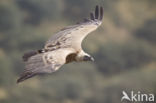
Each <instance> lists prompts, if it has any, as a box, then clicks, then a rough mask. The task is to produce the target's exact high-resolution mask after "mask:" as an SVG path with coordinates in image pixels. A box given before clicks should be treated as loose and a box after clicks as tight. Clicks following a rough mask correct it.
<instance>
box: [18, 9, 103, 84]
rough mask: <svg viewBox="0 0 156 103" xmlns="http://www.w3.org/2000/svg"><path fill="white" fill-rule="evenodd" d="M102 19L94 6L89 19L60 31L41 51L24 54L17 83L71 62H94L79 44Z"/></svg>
mask: <svg viewBox="0 0 156 103" xmlns="http://www.w3.org/2000/svg"><path fill="white" fill-rule="evenodd" d="M102 18H103V8H102V7H99V6H96V8H95V14H94V13H90V19H84V21H83V22H81V23H79V24H76V25H73V26H69V27H66V28H64V29H62V30H60V31H59V32H58V33H56V34H55V35H53V36H52V37H51V38H50V39H49V40H48V41H47V42H46V43H45V46H44V48H43V49H40V50H36V51H30V52H28V53H25V54H24V56H23V61H24V62H25V69H24V72H23V73H22V74H21V76H20V78H19V79H18V80H17V83H19V82H22V81H24V80H26V79H28V78H31V77H33V76H36V75H39V74H45V73H52V72H55V71H56V70H58V69H59V68H60V67H61V66H62V65H64V64H67V63H70V62H73V61H76V62H80V61H94V59H93V57H91V56H90V55H89V54H87V53H86V52H84V51H83V50H82V47H81V43H82V40H83V39H84V38H85V37H86V36H87V35H88V34H89V33H90V32H92V31H94V30H96V29H97V28H98V27H99V26H100V25H101V23H102Z"/></svg>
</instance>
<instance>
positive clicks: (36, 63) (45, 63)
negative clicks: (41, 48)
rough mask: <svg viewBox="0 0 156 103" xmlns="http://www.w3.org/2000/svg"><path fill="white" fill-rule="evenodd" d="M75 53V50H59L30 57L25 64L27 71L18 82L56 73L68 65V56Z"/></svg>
mask: <svg viewBox="0 0 156 103" xmlns="http://www.w3.org/2000/svg"><path fill="white" fill-rule="evenodd" d="M74 52H75V51H74V50H73V49H69V48H68V49H58V50H54V51H50V52H46V53H41V54H37V55H35V56H32V57H30V58H29V59H28V61H27V62H25V64H26V67H25V70H24V72H23V73H22V74H21V76H20V78H19V79H18V80H17V83H19V82H22V81H24V80H26V79H28V78H31V77H33V76H36V75H39V74H44V73H52V72H55V71H56V70H58V69H59V68H60V67H61V66H62V65H63V64H65V63H66V57H67V55H69V54H71V53H74Z"/></svg>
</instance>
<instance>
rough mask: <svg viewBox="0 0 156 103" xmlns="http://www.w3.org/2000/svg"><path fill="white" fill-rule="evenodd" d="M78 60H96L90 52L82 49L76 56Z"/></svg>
mask: <svg viewBox="0 0 156 103" xmlns="http://www.w3.org/2000/svg"><path fill="white" fill-rule="evenodd" d="M76 61H94V58H93V57H92V56H90V55H89V54H87V53H85V52H84V51H81V52H80V53H79V54H78V55H77V56H76Z"/></svg>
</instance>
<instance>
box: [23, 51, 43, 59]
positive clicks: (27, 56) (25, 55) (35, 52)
mask: <svg viewBox="0 0 156 103" xmlns="http://www.w3.org/2000/svg"><path fill="white" fill-rule="evenodd" d="M43 52H44V50H42V49H41V50H37V51H30V52H27V53H25V54H24V55H23V57H22V58H23V61H28V59H29V58H30V57H31V56H34V55H36V54H39V53H43Z"/></svg>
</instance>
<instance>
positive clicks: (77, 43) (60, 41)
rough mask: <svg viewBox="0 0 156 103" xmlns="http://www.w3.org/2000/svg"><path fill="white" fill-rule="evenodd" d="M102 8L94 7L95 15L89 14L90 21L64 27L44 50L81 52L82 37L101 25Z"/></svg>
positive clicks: (86, 20)
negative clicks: (73, 50)
mask: <svg viewBox="0 0 156 103" xmlns="http://www.w3.org/2000/svg"><path fill="white" fill-rule="evenodd" d="M102 18H103V8H102V7H100V8H99V6H96V8H95V14H93V13H90V19H84V22H82V23H79V24H76V25H73V26H69V27H66V28H64V29H62V30H61V31H60V32H58V33H56V34H55V35H53V36H52V37H51V38H50V39H49V40H48V41H47V42H46V44H45V49H48V50H55V49H58V48H64V47H65V48H66V47H67V48H68V47H72V48H74V49H76V50H81V42H82V40H83V39H84V37H85V36H86V35H87V34H89V33H90V32H92V31H94V30H96V29H97V27H99V26H100V25H101V23H102Z"/></svg>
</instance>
